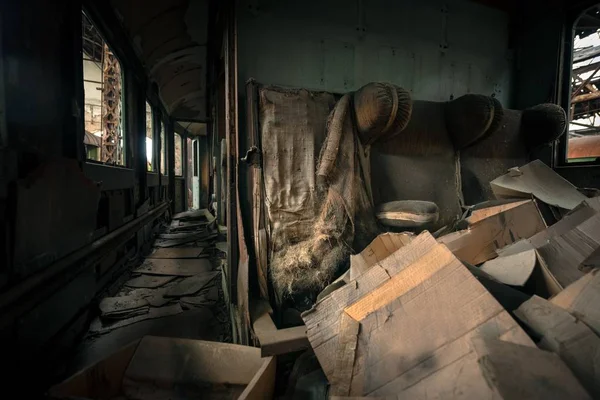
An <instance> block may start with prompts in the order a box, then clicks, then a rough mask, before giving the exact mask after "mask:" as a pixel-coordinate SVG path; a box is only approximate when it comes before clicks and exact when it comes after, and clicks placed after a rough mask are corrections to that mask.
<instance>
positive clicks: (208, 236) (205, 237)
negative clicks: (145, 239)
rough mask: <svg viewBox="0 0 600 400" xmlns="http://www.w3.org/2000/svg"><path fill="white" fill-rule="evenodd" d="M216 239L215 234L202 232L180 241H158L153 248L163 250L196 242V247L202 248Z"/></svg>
mask: <svg viewBox="0 0 600 400" xmlns="http://www.w3.org/2000/svg"><path fill="white" fill-rule="evenodd" d="M216 237H217V234H216V233H208V232H203V233H201V234H198V235H192V236H189V237H187V238H182V239H170V240H160V241H157V242H155V243H154V246H156V247H162V248H165V247H175V246H181V245H184V244H188V243H192V242H196V246H198V247H203V246H204V247H205V246H206V242H209V241H211V240H213V239H215V238H216ZM201 243H202V244H201Z"/></svg>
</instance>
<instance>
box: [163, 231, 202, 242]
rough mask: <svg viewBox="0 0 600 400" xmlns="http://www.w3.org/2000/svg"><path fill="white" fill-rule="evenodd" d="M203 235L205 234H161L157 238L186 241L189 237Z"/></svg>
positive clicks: (194, 232)
mask: <svg viewBox="0 0 600 400" xmlns="http://www.w3.org/2000/svg"><path fill="white" fill-rule="evenodd" d="M204 234H205V232H204V231H199V232H198V231H193V232H181V233H161V234H160V235H158V237H159V238H160V239H167V240H173V239H187V238H189V237H193V236H196V235H204Z"/></svg>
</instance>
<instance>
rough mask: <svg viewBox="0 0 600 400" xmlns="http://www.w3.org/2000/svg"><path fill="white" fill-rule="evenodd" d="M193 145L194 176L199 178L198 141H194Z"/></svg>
mask: <svg viewBox="0 0 600 400" xmlns="http://www.w3.org/2000/svg"><path fill="white" fill-rule="evenodd" d="M192 143H193V146H194V156H193V157H192V162H193V163H194V176H198V162H199V160H198V141H197V140H194V141H193V142H192Z"/></svg>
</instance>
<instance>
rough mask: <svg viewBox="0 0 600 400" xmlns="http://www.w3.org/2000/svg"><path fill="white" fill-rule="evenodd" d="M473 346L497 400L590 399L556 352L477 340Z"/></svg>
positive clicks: (488, 340)
mask: <svg viewBox="0 0 600 400" xmlns="http://www.w3.org/2000/svg"><path fill="white" fill-rule="evenodd" d="M473 346H474V348H475V351H476V352H477V356H478V358H479V359H478V364H479V366H480V368H481V373H482V375H483V376H484V377H485V381H486V382H489V385H490V386H491V389H492V391H493V394H494V395H496V396H494V398H501V399H506V400H509V399H539V400H546V399H557V400H558V399H591V396H590V395H589V394H588V393H587V392H586V391H585V389H584V388H583V387H582V386H581V384H580V383H579V382H578V381H577V379H576V378H575V376H574V375H573V373H572V372H571V371H570V370H569V368H568V367H567V366H566V365H565V364H564V363H563V361H562V360H561V359H560V358H559V357H558V356H557V355H556V354H554V353H550V352H548V351H543V350H540V349H537V348H535V347H529V346H521V345H519V344H515V343H509V342H505V341H502V340H490V339H487V338H477V339H475V340H474V341H473ZM490 397H492V396H490ZM466 398H474V397H468V396H467V397H466Z"/></svg>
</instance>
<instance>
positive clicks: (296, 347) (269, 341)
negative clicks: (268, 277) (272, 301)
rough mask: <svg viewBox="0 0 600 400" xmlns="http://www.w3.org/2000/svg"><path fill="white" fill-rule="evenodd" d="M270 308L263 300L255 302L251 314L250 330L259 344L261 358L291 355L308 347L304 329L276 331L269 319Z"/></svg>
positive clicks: (299, 327)
mask: <svg viewBox="0 0 600 400" xmlns="http://www.w3.org/2000/svg"><path fill="white" fill-rule="evenodd" d="M272 312H273V311H272V310H271V307H270V306H269V303H268V302H267V301H265V300H257V301H256V303H255V304H254V310H253V312H252V330H253V332H254V335H255V336H256V339H258V342H259V344H260V354H261V357H267V356H275V355H280V354H287V353H292V352H295V351H300V350H304V349H307V348H308V347H310V344H309V342H308V339H307V337H306V327H305V326H304V325H302V326H296V327H293V328H285V329H277V327H276V326H275V324H274V323H273V319H272V318H271V313H272Z"/></svg>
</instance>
